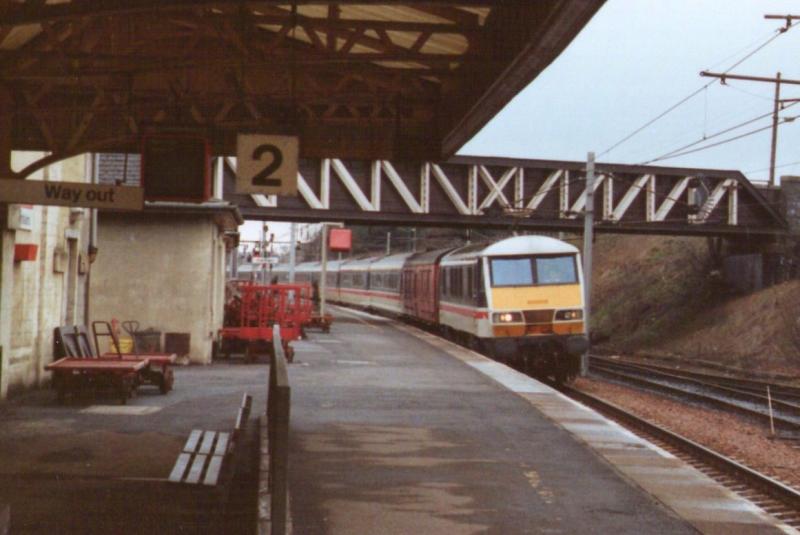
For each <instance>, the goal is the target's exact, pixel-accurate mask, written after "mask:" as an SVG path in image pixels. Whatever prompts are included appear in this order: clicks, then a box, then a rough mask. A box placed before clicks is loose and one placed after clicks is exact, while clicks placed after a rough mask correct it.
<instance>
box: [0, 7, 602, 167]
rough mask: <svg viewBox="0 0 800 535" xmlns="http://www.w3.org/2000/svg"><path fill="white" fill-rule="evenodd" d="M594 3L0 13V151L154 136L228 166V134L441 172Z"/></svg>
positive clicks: (130, 146) (66, 149)
mask: <svg viewBox="0 0 800 535" xmlns="http://www.w3.org/2000/svg"><path fill="white" fill-rule="evenodd" d="M602 3H603V0H524V1H523V0H518V1H510V0H509V1H503V0H497V1H487V0H460V1H448V0H426V1H414V0H383V1H377V2H373V1H367V0H361V1H360V2H351V1H337V2H333V1H319V0H316V1H314V0H297V1H296V2H294V3H291V2H286V1H283V2H279V1H269V0H262V1H258V2H249V1H242V0H237V1H232V0H231V1H225V0H217V1H204V0H71V1H70V0H24V1H22V0H0V115H2V116H3V118H0V137H3V136H5V144H10V145H11V148H13V149H15V150H40V151H48V152H49V153H51V156H50V157H49V158H50V159H53V160H55V159H60V158H63V157H66V156H70V155H73V154H78V153H82V152H87V151H95V152H100V151H106V152H110V151H136V150H138V149H137V147H138V143H139V140H140V139H141V137H142V136H143V135H146V134H154V133H158V134H170V135H180V136H184V135H191V136H201V137H204V138H206V139H208V140H209V141H210V142H211V145H212V149H213V151H214V153H215V154H228V155H231V154H233V153H234V152H235V151H234V148H235V142H236V135H237V134H238V133H242V132H245V133H246V132H259V133H268V134H290V135H298V136H300V143H301V156H303V157H309V158H315V157H338V158H368V159H377V158H386V159H397V158H407V159H414V160H423V159H440V158H447V157H449V156H451V155H452V154H454V153H455V152H456V151H457V150H458V149H459V148H460V147H461V145H463V144H464V143H465V142H466V141H468V140H469V139H470V138H471V137H472V136H473V135H474V134H475V133H476V132H477V131H478V130H479V129H480V128H481V127H482V126H484V125H485V124H486V123H487V122H488V121H489V120H490V119H491V118H492V117H493V116H494V115H495V114H496V113H497V112H498V111H499V110H500V109H501V108H502V107H503V106H504V105H505V104H507V103H508V102H509V101H510V100H511V99H512V98H513V97H514V96H515V95H516V94H517V93H518V92H519V91H520V90H521V89H522V88H524V87H525V86H526V85H527V84H528V83H530V82H531V81H532V80H533V79H535V78H536V76H537V75H539V73H541V72H542V71H543V70H544V69H545V67H547V65H548V64H550V63H551V62H552V61H553V60H554V59H555V58H556V57H557V56H558V55H559V54H560V53H561V52H562V51H563V50H564V48H565V47H566V46H567V45H568V44H569V43H570V42H571V41H572V39H573V38H574V37H575V36H576V35H577V34H578V32H579V31H580V30H581V29H582V28H583V27H584V26H585V24H586V23H587V22H588V21H589V19H590V18H591V17H592V16H593V15H594V14H595V13H596V11H597V10H598V9H599V8H600V6H601V5H602ZM9 131H10V140H9V134H8V132H9ZM2 145H3V143H0V146H2Z"/></svg>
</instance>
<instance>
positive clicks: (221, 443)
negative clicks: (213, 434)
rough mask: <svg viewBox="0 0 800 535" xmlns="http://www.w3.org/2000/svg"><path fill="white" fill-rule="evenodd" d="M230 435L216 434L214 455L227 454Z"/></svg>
mask: <svg viewBox="0 0 800 535" xmlns="http://www.w3.org/2000/svg"><path fill="white" fill-rule="evenodd" d="M229 440H230V433H217V444H216V445H215V446H214V455H225V454H226V453H227V452H228V441H229Z"/></svg>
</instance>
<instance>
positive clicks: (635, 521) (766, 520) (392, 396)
mask: <svg viewBox="0 0 800 535" xmlns="http://www.w3.org/2000/svg"><path fill="white" fill-rule="evenodd" d="M334 310H335V312H336V314H337V319H336V322H335V323H334V328H333V329H332V332H331V334H330V335H322V334H311V336H310V339H309V340H307V341H304V342H298V343H296V344H295V348H296V357H295V364H294V365H293V366H292V369H291V381H292V391H293V406H292V450H291V471H290V478H291V480H290V492H291V502H292V503H291V511H292V520H293V523H294V530H295V533H309V534H317V533H320V534H321V533H335V534H363V533H397V534H400V533H404V534H407V533H448V534H468V533H484V532H488V533H637V534H639V533H696V532H698V531H699V532H702V533H715V534H723V533H725V534H734V533H741V534H744V533H770V532H775V533H778V532H792V530H791V528H788V527H786V526H783V525H781V524H780V523H779V522H777V521H776V520H774V519H773V518H772V517H769V516H768V515H767V514H765V513H764V512H762V511H761V510H760V509H758V508H757V507H755V506H754V505H752V504H750V503H749V502H747V501H745V500H743V499H741V498H739V497H738V496H736V495H735V494H733V493H731V492H729V491H727V490H725V489H723V488H722V487H720V486H719V485H718V484H716V483H715V482H713V481H712V480H710V479H709V478H708V477H706V476H705V475H703V474H701V473H700V472H698V471H696V470H695V469H693V468H691V467H689V466H687V465H685V464H684V463H683V462H682V461H680V460H678V459H676V458H675V457H674V456H672V455H671V454H669V453H667V452H665V451H663V450H661V449H659V448H658V447H656V446H653V445H651V444H649V443H647V442H645V441H643V440H641V439H639V438H638V437H636V436H634V435H632V434H631V433H629V432H627V431H626V430H624V429H622V428H621V427H619V426H617V425H616V424H614V423H611V422H609V421H607V420H606V419H605V418H603V417H601V416H599V415H597V414H596V413H594V412H593V411H591V410H589V409H586V408H585V407H583V406H581V405H580V404H578V403H576V402H574V401H572V400H569V399H567V398H566V397H564V396H563V395H561V394H560V393H558V392H556V391H554V390H552V389H551V388H549V387H547V386H545V385H542V384H541V383H539V382H538V381H535V380H533V379H531V378H529V377H526V376H524V375H522V374H520V373H517V372H516V371H514V370H511V369H509V368H507V367H506V366H503V365H500V364H499V363H496V362H493V361H491V360H489V359H486V358H485V357H483V356H481V355H478V354H476V353H474V352H472V351H469V350H467V349H465V348H462V347H460V346H458V345H455V344H451V343H449V342H447V341H445V340H442V339H440V338H438V337H435V336H433V335H430V334H428V333H426V332H424V331H421V330H419V329H416V328H414V327H410V326H407V325H403V324H399V323H397V322H393V321H390V320H387V319H384V318H380V317H376V316H372V315H369V314H365V313H363V312H358V311H352V310H348V309H342V308H335V309H334Z"/></svg>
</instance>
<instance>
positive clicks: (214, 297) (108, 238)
mask: <svg viewBox="0 0 800 535" xmlns="http://www.w3.org/2000/svg"><path fill="white" fill-rule="evenodd" d="M98 248H99V252H98V257H97V260H96V262H95V264H94V268H93V271H92V280H91V297H90V300H91V302H90V314H91V316H92V319H93V320H111V319H112V318H116V319H118V320H120V321H123V320H137V321H139V323H140V325H141V328H142V329H146V328H148V327H152V328H154V329H156V330H158V331H161V332H162V333H166V332H181V333H189V334H190V336H191V348H190V355H189V357H190V360H191V362H194V363H202V364H207V363H210V362H211V343H212V340H213V337H214V335H215V333H216V331H217V330H218V329H219V328H220V327H221V326H222V317H223V305H224V303H223V295H222V292H223V291H224V274H225V271H224V269H223V267H224V265H223V263H224V257H225V248H224V243H223V240H222V237H221V234H220V231H219V229H218V227H217V226H216V224H215V223H214V222H213V220H212V218H211V216H196V215H195V216H188V215H179V214H176V215H171V214H170V215H166V214H164V215H153V214H149V215H147V216H145V217H142V216H141V215H137V214H132V215H122V214H101V215H100V221H99V225H98ZM162 344H163V337H162Z"/></svg>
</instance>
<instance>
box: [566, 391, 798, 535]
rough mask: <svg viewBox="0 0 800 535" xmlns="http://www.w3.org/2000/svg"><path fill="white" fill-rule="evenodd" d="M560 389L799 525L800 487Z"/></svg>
mask: <svg viewBox="0 0 800 535" xmlns="http://www.w3.org/2000/svg"><path fill="white" fill-rule="evenodd" d="M559 389H560V390H561V391H562V392H563V393H564V394H566V395H568V396H569V397H571V398H573V399H575V400H577V401H580V402H581V403H583V404H585V405H588V406H590V407H591V408H593V409H595V410H596V411H598V412H600V413H602V414H605V415H606V416H608V417H609V418H612V419H614V420H615V421H617V422H619V423H621V424H622V425H624V426H625V427H627V428H629V429H631V430H633V431H635V432H636V433H638V434H640V435H642V436H644V437H645V438H647V439H648V440H650V441H651V442H653V443H655V444H657V445H659V446H660V447H662V448H664V449H665V450H667V451H669V452H671V453H672V454H673V455H675V456H676V457H678V458H680V459H681V460H683V461H684V462H686V463H688V464H690V465H692V466H694V467H695V468H697V469H698V470H700V471H701V472H703V473H704V474H706V475H707V476H709V477H711V478H713V479H715V480H716V481H718V482H720V483H721V484H723V485H725V486H726V487H727V488H729V489H731V490H733V491H735V492H736V493H738V494H739V495H740V496H743V497H744V498H746V499H748V500H749V501H751V502H753V503H755V504H756V505H758V506H759V507H761V508H762V509H764V510H765V511H766V512H768V513H769V514H771V515H773V516H775V517H776V518H779V519H780V520H781V521H783V522H785V523H786V524H788V525H789V526H792V527H793V528H798V529H800V491H798V490H795V489H793V488H792V487H790V486H788V485H785V484H783V483H781V482H780V481H777V480H775V479H773V478H770V477H769V476H766V475H764V474H761V473H759V472H757V471H755V470H752V469H751V468H748V467H746V466H744V465H742V464H741V463H738V462H736V461H735V460H733V459H730V458H728V457H725V456H724V455H721V454H719V453H717V452H715V451H713V450H710V449H708V448H706V447H704V446H702V445H700V444H697V443H696V442H693V441H691V440H689V439H687V438H684V437H682V436H680V435H678V434H676V433H673V432H671V431H669V430H667V429H664V428H663V427H660V426H658V425H656V424H653V423H651V422H648V421H646V420H643V419H642V418H639V417H638V416H636V415H634V414H632V413H630V412H628V411H626V410H625V409H622V408H620V407H618V406H616V405H614V404H612V403H609V402H607V401H604V400H602V399H600V398H597V397H595V396H592V395H590V394H587V393H585V392H581V391H580V390H577V389H575V388H572V387H570V386H566V385H565V386H561V387H559Z"/></svg>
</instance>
